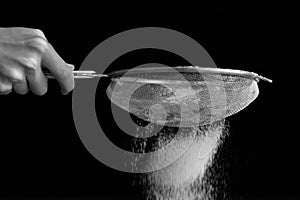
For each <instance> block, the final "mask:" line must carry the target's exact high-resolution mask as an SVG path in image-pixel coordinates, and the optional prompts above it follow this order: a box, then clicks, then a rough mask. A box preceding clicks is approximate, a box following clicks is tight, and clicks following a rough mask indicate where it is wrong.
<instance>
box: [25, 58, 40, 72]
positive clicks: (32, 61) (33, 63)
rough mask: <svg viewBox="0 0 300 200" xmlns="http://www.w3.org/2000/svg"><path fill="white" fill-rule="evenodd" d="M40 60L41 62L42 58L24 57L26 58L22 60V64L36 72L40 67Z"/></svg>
mask: <svg viewBox="0 0 300 200" xmlns="http://www.w3.org/2000/svg"><path fill="white" fill-rule="evenodd" d="M40 60H41V58H40V56H38V55H31V56H29V57H24V58H22V59H20V62H21V63H22V64H23V65H24V66H26V67H28V68H30V69H32V70H33V71H36V70H37V69H39V67H40Z"/></svg>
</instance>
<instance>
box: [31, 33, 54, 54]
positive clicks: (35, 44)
mask: <svg viewBox="0 0 300 200" xmlns="http://www.w3.org/2000/svg"><path fill="white" fill-rule="evenodd" d="M26 45H27V46H29V47H31V48H34V49H36V50H37V51H38V52H40V53H41V54H42V53H44V52H45V51H46V50H47V49H48V48H49V45H48V42H47V41H46V40H45V39H43V38H41V37H36V38H32V39H29V40H27V41H26Z"/></svg>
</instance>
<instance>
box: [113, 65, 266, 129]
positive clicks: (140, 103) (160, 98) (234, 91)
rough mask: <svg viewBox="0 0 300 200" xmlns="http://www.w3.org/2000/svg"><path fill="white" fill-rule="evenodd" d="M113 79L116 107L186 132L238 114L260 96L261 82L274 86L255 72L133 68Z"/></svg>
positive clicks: (117, 73)
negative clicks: (184, 128)
mask: <svg viewBox="0 0 300 200" xmlns="http://www.w3.org/2000/svg"><path fill="white" fill-rule="evenodd" d="M109 75H110V76H111V78H112V82H111V84H110V86H109V87H108V89H107V95H108V97H109V98H110V100H111V101H112V102H113V103H114V104H116V105H117V106H119V107H121V108H123V109H124V110H126V111H128V112H130V113H132V114H134V115H136V116H138V117H140V118H141V119H144V120H147V121H150V122H153V123H158V124H164V125H167V126H183V127H190V126H199V125H200V124H205V123H212V122H214V121H217V120H221V119H223V118H225V117H228V116H230V115H233V114H235V113H237V112H239V111H240V110H242V109H244V108H245V107H247V105H249V104H250V103H251V102H252V101H253V100H254V99H255V98H256V97H257V96H258V93H259V90H258V85H257V83H258V81H259V80H260V79H262V80H267V81H269V82H271V81H270V80H269V79H266V78H264V77H261V76H259V75H257V74H255V73H252V72H246V71H240V70H229V69H219V68H200V67H193V66H188V67H173V68H171V67H157V68H138V69H136V68H134V69H133V70H121V71H117V72H113V73H111V74H109ZM158 105H159V106H158ZM158 108H159V109H158Z"/></svg>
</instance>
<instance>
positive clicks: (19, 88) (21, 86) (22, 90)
mask: <svg viewBox="0 0 300 200" xmlns="http://www.w3.org/2000/svg"><path fill="white" fill-rule="evenodd" d="M13 89H14V91H15V92H16V93H18V94H27V93H28V85H27V81H26V79H23V80H22V81H20V82H17V83H14V84H13Z"/></svg>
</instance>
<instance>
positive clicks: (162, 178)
mask: <svg viewBox="0 0 300 200" xmlns="http://www.w3.org/2000/svg"><path fill="white" fill-rule="evenodd" d="M223 128H224V121H222V122H218V123H215V124H214V125H211V126H209V127H207V128H203V127H202V130H199V129H198V128H197V129H196V128H188V129H184V130H181V129H179V131H189V133H190V134H185V136H183V137H177V138H176V137H175V138H174V139H173V140H176V142H174V146H173V147H174V148H169V150H167V151H163V152H159V153H156V152H155V154H154V155H155V156H153V157H151V158H150V160H148V161H147V162H146V165H152V166H155V165H159V164H160V162H163V161H164V160H165V159H168V158H170V157H175V156H176V153H178V150H176V149H177V148H179V149H180V148H184V147H185V143H186V142H187V143H189V142H190V139H191V138H190V137H192V136H193V135H194V134H191V133H192V132H195V131H197V134H196V137H194V140H193V143H192V144H191V146H190V148H188V149H187V151H186V152H185V153H184V154H183V155H182V156H181V157H180V158H179V159H178V160H176V161H175V162H173V163H172V164H170V165H168V166H167V167H165V168H163V169H159V170H156V171H153V172H150V173H147V174H146V175H144V180H143V181H142V182H143V184H146V185H148V188H147V190H148V191H147V192H146V193H147V194H148V199H163V200H166V199H172V200H179V199H180V200H181V199H182V200H193V199H205V198H208V197H207V196H205V195H207V191H202V190H203V189H202V188H197V187H200V186H201V185H203V183H202V178H203V176H204V173H205V170H206V168H207V166H209V165H210V163H211V161H212V158H213V155H214V152H215V150H216V149H217V147H218V143H219V141H220V137H221V135H222V131H223ZM187 133H188V132H187ZM179 135H180V134H179ZM195 183H197V184H195ZM210 190H211V189H210ZM150 197H151V198H150ZM200 197H201V198H200Z"/></svg>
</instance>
